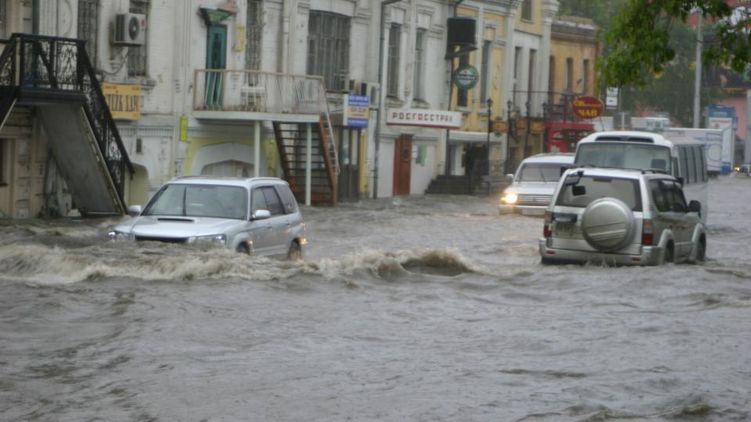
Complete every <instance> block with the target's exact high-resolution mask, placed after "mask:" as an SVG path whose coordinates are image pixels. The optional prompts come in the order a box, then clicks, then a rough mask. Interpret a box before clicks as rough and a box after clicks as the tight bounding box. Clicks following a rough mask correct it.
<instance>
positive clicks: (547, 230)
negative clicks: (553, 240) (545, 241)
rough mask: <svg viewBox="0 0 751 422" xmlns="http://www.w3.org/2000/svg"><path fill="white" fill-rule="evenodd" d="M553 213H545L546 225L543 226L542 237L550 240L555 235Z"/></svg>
mask: <svg viewBox="0 0 751 422" xmlns="http://www.w3.org/2000/svg"><path fill="white" fill-rule="evenodd" d="M552 227H553V213H552V212H550V211H545V223H544V224H543V226H542V235H543V236H544V237H545V238H548V237H550V236H552V235H553V228H552Z"/></svg>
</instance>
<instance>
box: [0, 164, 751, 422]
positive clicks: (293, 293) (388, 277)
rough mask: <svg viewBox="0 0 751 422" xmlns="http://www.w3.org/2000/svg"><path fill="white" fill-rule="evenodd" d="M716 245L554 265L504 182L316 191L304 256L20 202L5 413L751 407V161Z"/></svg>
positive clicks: (4, 298) (639, 411)
mask: <svg viewBox="0 0 751 422" xmlns="http://www.w3.org/2000/svg"><path fill="white" fill-rule="evenodd" d="M710 199H711V201H710V208H711V211H710V216H709V237H708V252H707V254H708V261H707V262H706V263H705V264H703V265H672V264H671V265H666V266H663V267H649V268H606V267H600V266H545V267H543V266H541V265H540V264H539V256H538V254H537V239H538V237H539V236H540V235H541V233H542V220H541V219H540V218H533V217H524V216H515V215H504V216H499V215H498V213H497V211H496V207H495V200H494V199H489V198H484V197H463V196H425V197H411V198H389V199H380V200H366V201H362V202H360V203H356V204H342V205H340V206H338V207H336V208H307V207H303V215H304V218H305V220H306V222H307V227H308V237H309V241H310V243H309V246H308V249H307V250H306V256H305V260H304V261H303V262H283V261H275V260H269V259H264V258H249V257H247V256H242V255H239V254H235V253H233V252H229V251H224V250H216V249H198V248H188V247H185V246H176V245H162V244H139V245H136V244H129V243H108V242H106V241H105V239H104V233H105V232H106V230H107V228H108V227H109V226H110V224H111V223H112V221H101V220H99V221H85V222H81V221H53V222H49V221H48V222H41V221H23V222H19V221H5V222H2V223H0V239H1V242H0V420H2V421H246V420H248V421H376V420H378V421H607V420H647V421H668V420H670V421H686V420H688V421H748V420H751V259H750V256H751V178H746V177H743V176H740V177H732V176H731V177H723V178H719V179H714V180H712V181H711V184H710Z"/></svg>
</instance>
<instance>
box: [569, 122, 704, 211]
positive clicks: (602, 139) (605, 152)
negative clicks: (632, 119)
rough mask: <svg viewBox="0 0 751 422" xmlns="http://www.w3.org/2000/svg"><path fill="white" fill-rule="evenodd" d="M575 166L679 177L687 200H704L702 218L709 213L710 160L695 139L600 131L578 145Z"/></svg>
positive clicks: (633, 132)
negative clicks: (641, 171)
mask: <svg viewBox="0 0 751 422" xmlns="http://www.w3.org/2000/svg"><path fill="white" fill-rule="evenodd" d="M574 166H575V167H603V168H622V169H634V170H651V171H655V172H661V173H667V174H671V175H673V176H675V177H676V178H678V179H679V180H680V181H681V182H682V183H683V192H684V194H685V195H686V202H688V201H691V200H697V201H699V202H700V203H701V218H702V221H703V222H704V223H705V224H706V222H707V214H708V213H709V204H708V185H709V176H708V174H707V159H706V156H705V153H704V145H702V143H701V142H698V141H696V140H694V139H690V138H686V137H678V136H671V137H670V138H666V137H665V136H663V135H661V134H659V133H651V132H637V131H611V132H596V133H593V134H591V135H589V136H587V137H585V138H583V139H582V140H580V141H579V143H578V144H577V146H576V156H575V157H574Z"/></svg>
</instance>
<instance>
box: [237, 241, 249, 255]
mask: <svg viewBox="0 0 751 422" xmlns="http://www.w3.org/2000/svg"><path fill="white" fill-rule="evenodd" d="M237 252H239V253H244V254H245V255H250V248H249V247H248V244H247V243H246V242H242V243H240V244H239V245H237Z"/></svg>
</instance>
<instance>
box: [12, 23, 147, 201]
mask: <svg viewBox="0 0 751 422" xmlns="http://www.w3.org/2000/svg"><path fill="white" fill-rule="evenodd" d="M0 94H2V98H0V123H2V124H4V122H5V121H6V119H7V117H8V115H9V114H10V113H11V112H12V110H13V107H15V106H25V107H34V108H36V109H37V110H38V111H39V116H40V120H41V122H42V125H43V127H44V129H45V132H46V133H47V134H48V142H49V146H50V149H51V151H52V153H53V155H54V157H55V162H56V163H57V166H58V168H59V169H60V171H61V174H63V176H64V177H65V178H66V180H67V182H68V185H69V188H70V189H71V193H72V196H73V200H74V201H75V203H76V205H77V206H78V208H79V211H81V213H82V214H84V215H115V214H123V213H124V212H125V209H126V204H125V198H124V194H125V183H126V176H127V174H128V173H130V174H133V166H132V164H131V162H130V160H129V159H128V155H127V153H126V151H125V147H124V146H123V142H122V139H121V138H120V134H119V132H118V130H117V126H115V122H114V120H113V119H112V115H111V114H110V111H109V108H108V106H107V103H106V101H105V98H104V95H103V94H102V89H101V87H100V85H99V81H98V80H97V77H96V74H95V72H94V69H93V67H92V66H91V62H90V61H89V57H88V55H87V54H86V50H85V48H84V41H82V40H76V39H69V38H60V37H48V36H39V35H29V34H13V35H12V36H11V37H10V39H9V40H8V41H7V43H5V48H4V50H3V53H2V55H0ZM2 124H0V130H2Z"/></svg>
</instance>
